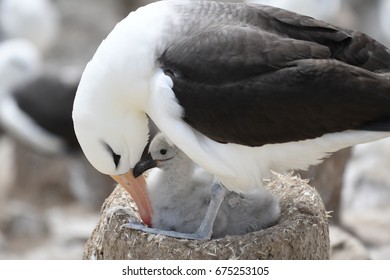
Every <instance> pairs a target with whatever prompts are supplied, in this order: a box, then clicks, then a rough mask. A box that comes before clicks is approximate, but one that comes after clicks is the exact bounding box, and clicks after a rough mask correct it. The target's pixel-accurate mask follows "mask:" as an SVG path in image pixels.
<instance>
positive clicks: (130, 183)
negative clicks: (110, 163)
mask: <svg viewBox="0 0 390 280" xmlns="http://www.w3.org/2000/svg"><path fill="white" fill-rule="evenodd" d="M111 177H112V178H113V179H114V180H115V181H116V182H117V183H118V184H120V185H121V186H122V187H124V188H125V190H126V191H127V192H128V193H129V194H130V195H131V197H132V198H133V200H134V202H135V204H136V205H137V208H138V213H139V215H140V217H141V219H142V221H143V222H144V224H145V225H147V226H148V227H151V226H152V207H151V205H150V201H149V196H148V191H147V188H146V181H145V178H144V176H142V175H141V176H139V177H137V178H134V175H133V170H132V169H130V171H129V172H127V173H125V174H122V175H112V176H111Z"/></svg>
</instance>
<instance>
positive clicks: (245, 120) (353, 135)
mask: <svg viewBox="0 0 390 280" xmlns="http://www.w3.org/2000/svg"><path fill="white" fill-rule="evenodd" d="M389 68H390V51H389V50H388V49H387V48H386V47H384V46H383V45H381V44H379V43H378V42H376V41H374V40H373V39H372V38H370V37H369V36H367V35H364V34H362V33H360V32H357V31H351V30H347V29H344V28H339V27H336V26H333V25H330V24H327V23H324V22H321V21H317V20H315V19H313V18H310V17H306V16H302V15H299V14H295V13H292V12H289V11H286V10H282V9H278V8H274V7H269V6H263V5H256V4H235V3H217V2H211V1H210V2H208V1H175V0H172V1H160V2H155V3H152V4H149V5H147V6H145V7H142V8H140V9H138V10H137V11H135V12H132V13H130V14H129V16H128V17H127V18H125V19H124V20H122V21H121V22H120V23H119V24H117V26H116V27H115V28H114V29H113V31H112V32H111V33H110V34H109V35H108V37H107V38H106V39H105V40H104V41H103V42H102V44H101V45H100V47H99V48H98V50H97V51H96V53H95V55H94V57H93V59H92V60H91V61H90V62H89V63H88V65H87V67H86V69H85V71H84V73H83V75H82V79H81V82H80V84H79V87H78V91H77V93H76V98H75V102H74V109H73V120H74V127H75V131H76V135H77V138H78V140H79V142H80V145H81V147H82V149H83V151H84V153H85V155H86V157H87V158H88V159H89V161H90V162H91V163H92V165H93V166H94V167H95V168H96V169H98V170H99V171H100V172H102V173H106V174H109V175H111V176H112V177H113V178H115V179H116V180H117V181H118V182H119V183H120V184H122V185H123V186H124V187H125V188H127V190H128V191H129V192H130V193H131V195H132V196H133V198H134V200H135V202H136V203H137V206H138V210H139V212H140V216H141V218H142V220H143V221H144V222H145V223H146V224H150V219H151V208H150V203H149V201H148V199H147V192H146V189H145V187H144V181H143V180H142V176H141V177H140V178H141V179H139V180H138V181H137V180H135V179H134V176H133V174H132V169H133V167H134V166H135V164H136V163H137V162H138V161H139V160H140V158H141V155H142V153H143V150H144V148H145V145H146V144H147V142H148V119H147V115H148V116H149V117H150V118H151V119H152V120H153V121H154V123H155V124H156V125H157V127H158V128H159V129H160V130H161V131H162V132H163V133H164V134H165V135H166V136H167V137H168V139H170V141H172V142H173V143H174V144H175V145H176V146H177V147H178V148H179V149H181V150H182V151H184V153H185V154H187V155H188V156H189V157H190V158H191V159H192V160H194V161H195V162H196V163H197V164H199V165H200V166H201V167H203V168H204V169H205V170H206V171H208V172H210V173H212V174H213V175H214V176H215V182H216V184H222V185H224V186H226V187H227V188H228V189H231V190H234V191H238V192H245V191H248V190H250V189H252V188H256V187H261V186H262V178H263V177H264V176H267V175H268V174H269V170H274V171H278V172H281V171H285V170H288V169H306V168H307V167H308V166H309V165H311V164H317V163H319V162H320V161H321V159H322V158H324V157H325V156H327V155H328V154H329V153H331V152H335V151H337V150H339V149H341V148H344V147H348V146H351V145H355V144H358V143H363V142H369V141H374V140H377V139H380V138H384V137H388V136H390V130H389V129H390V79H389V75H387V74H386V69H389Z"/></svg>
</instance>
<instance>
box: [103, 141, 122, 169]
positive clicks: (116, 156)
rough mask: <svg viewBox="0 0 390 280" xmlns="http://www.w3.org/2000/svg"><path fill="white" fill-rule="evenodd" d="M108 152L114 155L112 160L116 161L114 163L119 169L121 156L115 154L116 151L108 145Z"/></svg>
mask: <svg viewBox="0 0 390 280" xmlns="http://www.w3.org/2000/svg"><path fill="white" fill-rule="evenodd" d="M105 146H106V148H107V150H108V151H109V152H110V153H111V155H112V159H113V160H114V163H115V167H116V168H118V165H119V162H120V160H121V156H120V155H118V154H116V153H115V152H114V150H113V149H112V148H111V147H110V146H109V145H108V144H105Z"/></svg>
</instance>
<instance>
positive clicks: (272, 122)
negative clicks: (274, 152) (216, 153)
mask: <svg viewBox="0 0 390 280" xmlns="http://www.w3.org/2000/svg"><path fill="white" fill-rule="evenodd" d="M204 3H207V2H204ZM203 5H206V6H203ZM226 5H227V4H225V5H224V4H215V3H207V4H202V6H201V7H197V9H200V10H201V11H202V12H199V11H198V10H194V9H193V10H192V12H193V13H194V12H196V11H197V12H198V13H199V17H197V18H198V21H199V23H198V22H197V23H194V22H192V23H189V25H190V26H191V28H187V29H186V30H187V32H186V33H185V34H183V36H182V37H180V39H179V40H177V41H175V42H174V43H173V44H172V45H171V46H170V47H169V48H168V49H167V50H166V52H165V53H164V54H163V55H162V57H161V58H160V63H161V66H162V67H163V69H164V70H165V72H166V73H167V74H168V75H171V76H172V79H173V82H174V86H173V91H174V92H175V95H176V97H177V99H178V101H179V103H180V104H181V105H182V106H183V108H184V114H185V115H184V120H185V121H186V122H188V123H189V124H190V125H191V126H193V127H194V128H196V129H197V130H199V131H200V132H202V133H203V134H205V135H207V136H209V137H210V138H212V139H214V140H216V141H219V142H232V143H238V144H244V145H251V146H259V145H264V144H267V143H282V142H289V141H298V140H303V139H309V138H315V137H318V136H321V135H323V134H325V133H330V132H337V131H343V130H347V129H359V128H360V127H362V126H365V127H368V126H369V124H370V123H373V122H376V123H378V122H381V123H383V122H386V121H388V120H390V81H389V79H387V78H386V77H385V76H384V75H381V74H375V73H373V72H370V71H367V70H381V69H386V67H387V68H389V65H390V52H389V50H388V49H386V48H385V47H384V46H382V45H380V44H379V43H377V42H375V41H374V40H372V39H371V38H369V37H368V36H366V35H364V34H361V33H356V32H352V31H348V30H344V29H338V28H336V27H334V26H331V25H328V24H326V23H323V22H320V21H316V20H314V19H312V18H309V17H304V16H300V15H297V14H294V13H290V12H287V11H284V10H280V9H276V8H270V7H265V6H247V5H227V6H226ZM210 6H211V7H213V9H211V10H212V11H213V13H212V16H211V15H208V14H207V11H208V9H210ZM226 7H228V9H227V8H226ZM222 8H223V9H222ZM226 13H229V16H228V15H227V14H226ZM364 68H365V69H364ZM366 69H367V70H366Z"/></svg>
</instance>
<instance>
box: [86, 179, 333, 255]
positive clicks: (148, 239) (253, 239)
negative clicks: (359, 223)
mask: <svg viewBox="0 0 390 280" xmlns="http://www.w3.org/2000/svg"><path fill="white" fill-rule="evenodd" d="M266 188H267V189H268V190H269V191H271V192H272V193H273V194H275V195H276V196H277V197H278V199H279V203H280V208H281V217H280V218H279V221H278V222H277V224H275V225H274V226H272V227H269V228H267V229H264V230H260V231H257V232H251V233H248V234H245V235H239V236H226V237H224V238H221V239H212V240H208V241H198V240H186V239H176V238H171V237H166V236H161V235H154V234H147V233H144V232H140V231H136V230H132V229H128V228H124V227H122V225H123V224H125V223H126V222H127V221H128V220H129V219H130V218H134V217H137V218H138V213H137V211H136V208H135V206H134V203H133V201H132V199H131V197H130V195H129V194H128V193H127V192H126V191H125V190H124V189H123V188H122V187H120V186H117V187H116V189H115V190H114V191H113V193H112V194H111V195H110V197H108V198H107V200H106V201H105V203H104V204H103V206H102V211H101V218H100V220H99V222H98V224H97V226H96V228H95V229H94V231H93V233H92V235H91V237H90V238H89V240H88V241H87V243H86V245H85V249H84V255H83V259H122V260H123V259H163V260H168V259H177V260H179V259H180V260H183V259H251V260H254V259H261V260H269V259H279V260H280V259H329V250H330V242H329V225H328V215H327V212H326V211H325V208H324V205H323V203H322V200H321V198H320V196H319V194H318V193H317V191H316V190H315V189H314V188H313V187H311V186H310V185H308V183H307V181H305V180H302V179H300V178H299V177H297V176H284V175H278V174H275V176H274V178H272V179H271V180H269V181H268V182H266Z"/></svg>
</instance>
